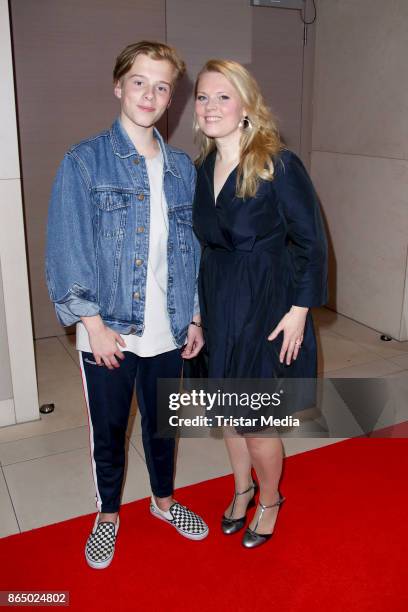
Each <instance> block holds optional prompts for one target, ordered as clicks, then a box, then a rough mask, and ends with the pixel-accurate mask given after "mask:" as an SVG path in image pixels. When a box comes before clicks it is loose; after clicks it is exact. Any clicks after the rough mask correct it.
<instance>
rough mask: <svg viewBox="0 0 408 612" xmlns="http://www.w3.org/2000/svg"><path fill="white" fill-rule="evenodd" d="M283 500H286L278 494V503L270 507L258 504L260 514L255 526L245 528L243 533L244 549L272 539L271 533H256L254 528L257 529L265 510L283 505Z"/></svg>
mask: <svg viewBox="0 0 408 612" xmlns="http://www.w3.org/2000/svg"><path fill="white" fill-rule="evenodd" d="M285 499H286V498H285V497H282V496H281V494H280V493H279V499H278V501H277V502H275V503H274V504H272V505H271V506H264V504H262V503H261V502H259V505H260V506H261V512H260V514H259V517H258V520H257V521H256V525H255V527H254V529H250V528H249V527H247V529H246V531H245V533H244V536H243V538H242V545H243V546H245V548H256V547H257V546H261V544H265V542H267V541H268V540H269V539H270V538H271V537H272V535H273V532H272V533H257V532H256V528H257V527H258V525H259V522H260V520H261V518H262V516H263V513H264V512H265V510H266V509H267V508H274V507H275V506H280V505H281V504H283V502H284V501H285Z"/></svg>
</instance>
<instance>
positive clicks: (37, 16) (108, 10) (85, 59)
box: [11, 0, 165, 338]
mask: <svg viewBox="0 0 408 612" xmlns="http://www.w3.org/2000/svg"><path fill="white" fill-rule="evenodd" d="M11 16H12V25H13V44H14V56H15V67H16V85H17V106H18V119H19V130H20V145H21V151H22V176H23V188H24V205H25V217H26V227H27V245H28V258H29V268H30V287H31V298H32V307H33V318H34V335H35V337H37V338H39V337H46V336H53V335H58V334H63V333H64V330H63V328H62V327H61V326H60V325H59V324H58V322H57V320H56V317H55V314H54V308H53V306H52V305H51V303H50V301H49V298H48V293H47V289H46V286H45V280H44V248H45V227H46V217H47V208H48V199H49V195H50V190H51V184H52V181H53V178H54V176H55V172H56V170H57V166H58V164H59V163H60V161H61V159H62V157H63V155H64V153H65V151H66V150H67V149H68V148H69V147H70V146H71V145H72V144H74V143H76V142H78V141H79V140H82V139H83V138H86V137H88V136H90V135H92V134H94V133H97V132H98V131H100V130H102V129H106V128H107V127H109V126H110V125H111V123H112V122H113V119H114V118H115V116H116V114H117V110H118V104H117V100H116V98H114V96H113V87H112V77H111V74H112V69H113V64H114V60H115V58H116V56H117V55H118V53H119V52H120V51H121V50H122V48H123V47H125V46H126V45H127V44H129V43H131V42H134V41H135V40H139V39H142V38H150V39H154V40H164V38H165V0H145V1H143V2H140V1H135V0H86V2H84V1H83V0H64V1H62V0H11Z"/></svg>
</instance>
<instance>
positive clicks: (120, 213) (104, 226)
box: [92, 190, 132, 238]
mask: <svg viewBox="0 0 408 612" xmlns="http://www.w3.org/2000/svg"><path fill="white" fill-rule="evenodd" d="M131 198H132V194H130V193H126V192H123V191H119V190H118V191H112V190H106V191H103V190H98V191H94V192H93V194H92V201H93V203H94V205H95V207H96V217H97V220H98V221H97V225H98V229H99V232H100V234H101V235H102V236H103V237H104V238H115V237H116V236H118V235H121V234H123V233H124V231H125V228H126V220H127V214H128V209H129V207H130V206H131V203H132V200H131Z"/></svg>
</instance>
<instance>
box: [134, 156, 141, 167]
mask: <svg viewBox="0 0 408 612" xmlns="http://www.w3.org/2000/svg"><path fill="white" fill-rule="evenodd" d="M133 163H134V164H136V166H137V165H138V164H140V159H139V158H138V157H135V159H134V160H133Z"/></svg>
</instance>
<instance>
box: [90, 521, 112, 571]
mask: <svg viewBox="0 0 408 612" xmlns="http://www.w3.org/2000/svg"><path fill="white" fill-rule="evenodd" d="M98 519H99V513H98V514H97V515H96V519H95V523H94V526H93V529H92V532H91V533H90V535H89V538H88V540H87V542H86V546H85V558H86V561H87V563H88V565H89V566H90V567H93V568H94V569H105V567H108V565H110V563H111V561H112V559H113V555H114V554H115V542H116V536H117V534H118V529H119V515H118V518H117V519H116V525H115V523H112V522H102V523H98Z"/></svg>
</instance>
